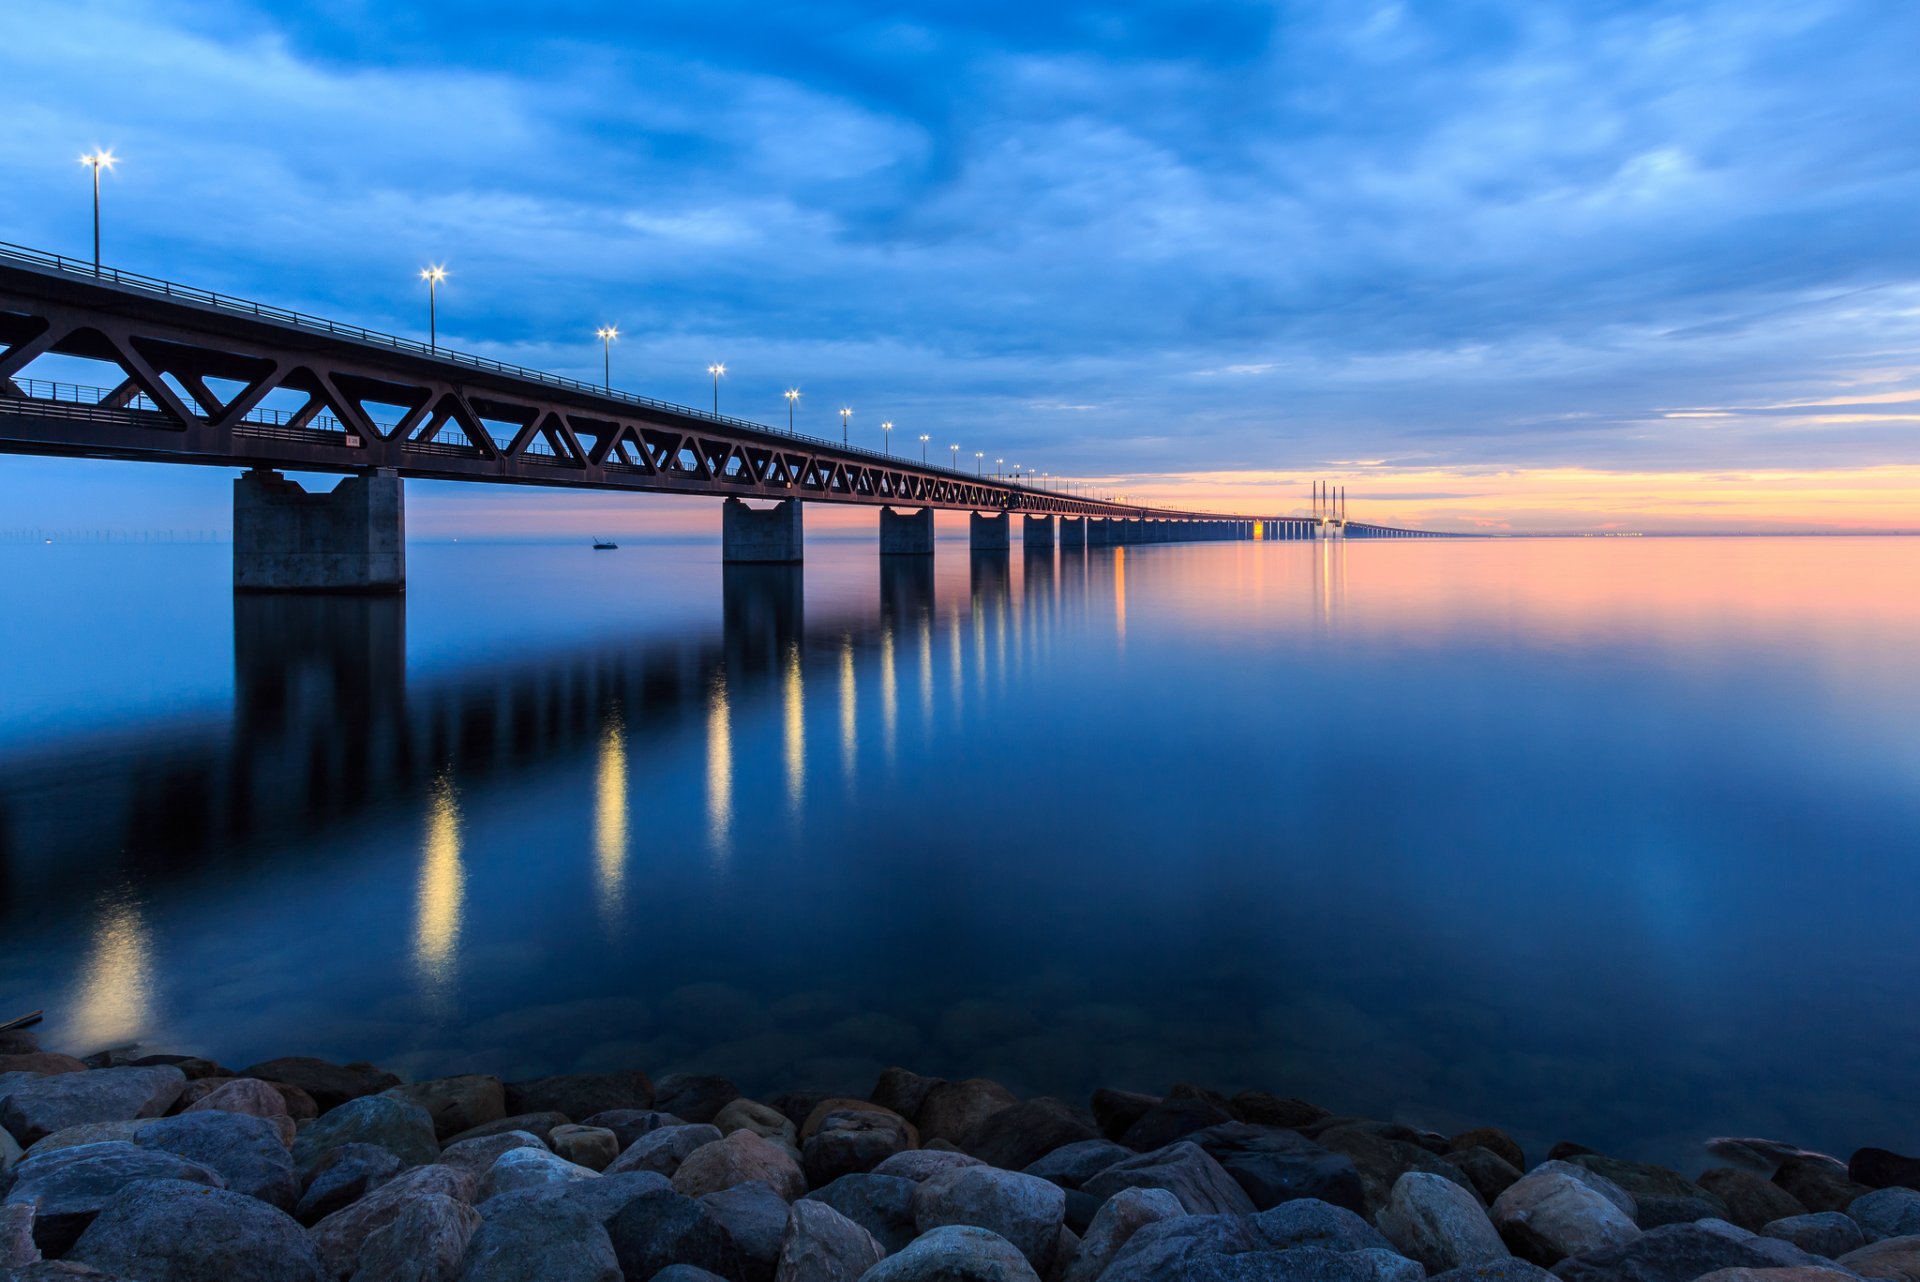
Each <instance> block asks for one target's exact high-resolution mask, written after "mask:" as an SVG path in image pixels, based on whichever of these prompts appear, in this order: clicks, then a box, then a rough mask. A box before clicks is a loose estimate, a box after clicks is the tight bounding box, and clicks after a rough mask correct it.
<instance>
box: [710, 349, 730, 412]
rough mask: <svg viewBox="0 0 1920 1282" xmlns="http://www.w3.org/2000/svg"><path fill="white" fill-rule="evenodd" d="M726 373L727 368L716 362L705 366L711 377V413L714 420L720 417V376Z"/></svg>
mask: <svg viewBox="0 0 1920 1282" xmlns="http://www.w3.org/2000/svg"><path fill="white" fill-rule="evenodd" d="M726 372H727V367H726V366H725V365H722V364H720V363H719V362H718V361H715V362H714V363H713V364H711V365H709V366H707V373H709V374H711V375H713V413H714V417H716V418H718V417H719V415H720V376H721V375H722V374H724V373H726Z"/></svg>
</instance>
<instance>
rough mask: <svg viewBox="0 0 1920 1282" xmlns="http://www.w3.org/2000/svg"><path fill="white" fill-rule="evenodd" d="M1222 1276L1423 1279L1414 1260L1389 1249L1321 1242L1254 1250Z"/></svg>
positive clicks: (1307, 1280) (1275, 1281) (1274, 1281)
mask: <svg viewBox="0 0 1920 1282" xmlns="http://www.w3.org/2000/svg"><path fill="white" fill-rule="evenodd" d="M1226 1276H1228V1277H1231V1278H1233V1279H1235V1280H1236V1282H1238V1280H1239V1279H1246V1280H1247V1282H1253V1280H1254V1279H1259V1280H1260V1282H1425V1279H1426V1276H1427V1275H1426V1274H1425V1273H1423V1272H1422V1271H1421V1269H1420V1266H1419V1265H1418V1264H1415V1263H1414V1262H1413V1261H1412V1260H1409V1259H1407V1258H1406V1257H1405V1256H1403V1255H1396V1254H1394V1253H1393V1252H1392V1251H1382V1250H1379V1249H1377V1248H1376V1249H1372V1250H1366V1251H1329V1250H1327V1249H1326V1248H1325V1247H1321V1246H1302V1247H1296V1248H1295V1249H1293V1250H1291V1251H1256V1252H1254V1253H1252V1254H1249V1255H1242V1256H1239V1257H1237V1258H1235V1259H1233V1260H1231V1261H1230V1262H1229V1267H1228V1270H1227V1272H1226Z"/></svg>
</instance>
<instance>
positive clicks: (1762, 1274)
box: [1695, 1221, 1860, 1282]
mask: <svg viewBox="0 0 1920 1282" xmlns="http://www.w3.org/2000/svg"><path fill="white" fill-rule="evenodd" d="M1723 1222H1724V1221H1723ZM1709 1279H1711V1282H1860V1275H1859V1274H1858V1273H1854V1272H1851V1271H1849V1270H1847V1269H1843V1268H1841V1267H1840V1266H1839V1265H1837V1264H1832V1265H1827V1264H1823V1265H1820V1266H1819V1267H1817V1268H1812V1267H1805V1268H1792V1269H1715V1270H1714V1271H1713V1272H1711V1273H1703V1274H1701V1275H1700V1277H1699V1278H1697V1279H1696V1280H1695V1282H1709Z"/></svg>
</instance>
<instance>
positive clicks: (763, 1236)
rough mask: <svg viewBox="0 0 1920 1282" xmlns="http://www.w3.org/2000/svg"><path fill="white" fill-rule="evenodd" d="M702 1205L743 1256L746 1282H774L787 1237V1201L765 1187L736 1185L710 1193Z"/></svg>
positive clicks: (701, 1201)
mask: <svg viewBox="0 0 1920 1282" xmlns="http://www.w3.org/2000/svg"><path fill="white" fill-rule="evenodd" d="M700 1205H701V1206H703V1207H705V1208H706V1210H707V1214H709V1215H711V1216H712V1217H713V1218H714V1219H715V1220H717V1221H718V1222H719V1224H720V1227H721V1228H723V1229H725V1230H726V1233H727V1236H728V1237H730V1238H732V1239H733V1245H734V1247H735V1249H737V1250H738V1251H739V1252H740V1267H741V1270H742V1273H741V1277H742V1282H772V1279H773V1274H774V1270H775V1269H776V1268H778V1267H779V1264H780V1243H781V1242H782V1241H783V1240H784V1239H785V1238H786V1235H787V1215H788V1210H789V1208H788V1205H787V1200H786V1199H785V1198H783V1197H781V1196H780V1195H779V1194H778V1193H775V1192H774V1191H773V1190H772V1189H770V1188H768V1187H767V1186H766V1185H764V1184H755V1183H751V1182H749V1183H746V1184H736V1185H734V1186H733V1187H732V1188H729V1189H721V1190H720V1191H719V1192H717V1193H708V1194H706V1195H705V1196H704V1197H702V1198H701V1199H700Z"/></svg>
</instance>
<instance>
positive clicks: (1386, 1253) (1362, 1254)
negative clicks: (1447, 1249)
mask: <svg viewBox="0 0 1920 1282" xmlns="http://www.w3.org/2000/svg"><path fill="white" fill-rule="evenodd" d="M1315 1207H1318V1208H1320V1210H1321V1211H1323V1212H1327V1213H1330V1214H1331V1216H1332V1217H1333V1218H1335V1219H1339V1220H1342V1221H1343V1222H1350V1223H1349V1228H1350V1227H1351V1225H1355V1224H1357V1225H1359V1227H1360V1228H1361V1229H1365V1225H1364V1223H1362V1222H1361V1221H1360V1220H1359V1217H1358V1216H1355V1215H1353V1213H1352V1212H1350V1211H1346V1210H1342V1209H1340V1208H1338V1207H1332V1206H1327V1205H1326V1204H1324V1203H1315V1202H1311V1201H1306V1200H1300V1201H1295V1202H1288V1203H1286V1204H1284V1205H1282V1206H1280V1207H1276V1208H1275V1209H1274V1210H1272V1211H1265V1212H1262V1213H1261V1215H1260V1216H1255V1217H1250V1219H1249V1220H1245V1221H1243V1220H1241V1219H1239V1218H1238V1217H1235V1216H1227V1215H1190V1216H1184V1217H1182V1218H1180V1219H1176V1220H1162V1221H1160V1222H1158V1223H1155V1224H1149V1225H1147V1226H1146V1227H1144V1228H1142V1229H1141V1230H1140V1231H1138V1232H1137V1233H1135V1234H1134V1235H1133V1237H1132V1238H1131V1239H1130V1240H1129V1241H1128V1242H1127V1244H1126V1246H1125V1247H1124V1248H1122V1249H1121V1251H1120V1253H1119V1254H1118V1255H1117V1256H1116V1257H1115V1258H1114V1261H1113V1263H1112V1264H1110V1265H1109V1266H1108V1267H1107V1270H1106V1272H1105V1273H1104V1274H1103V1275H1102V1282H1163V1280H1168V1279H1180V1282H1256V1280H1258V1282H1269V1280H1274V1279H1278V1280H1281V1282H1421V1279H1423V1278H1424V1277H1425V1276H1426V1275H1425V1273H1424V1272H1423V1271H1422V1270H1421V1268H1420V1266H1419V1265H1418V1264H1416V1263H1414V1262H1413V1261H1412V1260H1409V1259H1407V1258H1406V1257H1404V1256H1401V1255H1396V1254H1394V1253H1393V1252H1392V1251H1390V1250H1387V1249H1386V1248H1385V1247H1384V1245H1380V1246H1359V1247H1355V1248H1354V1249H1351V1250H1348V1249H1342V1248H1341V1247H1338V1246H1326V1245H1311V1244H1308V1245H1285V1246H1280V1247H1275V1246H1272V1245H1270V1244H1268V1243H1267V1242H1264V1241H1262V1240H1261V1239H1260V1237H1259V1236H1257V1235H1256V1233H1255V1231H1254V1230H1253V1229H1252V1228H1250V1227H1249V1226H1250V1224H1251V1223H1252V1221H1253V1220H1258V1219H1261V1218H1265V1217H1292V1218H1295V1219H1302V1220H1305V1219H1311V1218H1313V1216H1314V1214H1315V1213H1314V1211H1313V1208H1315ZM1367 1232H1368V1233H1371V1230H1367ZM1351 1236H1352V1235H1351V1233H1349V1232H1342V1233H1339V1234H1336V1235H1335V1237H1334V1239H1333V1240H1335V1241H1340V1240H1342V1239H1347V1238H1350V1237H1351ZM1373 1240H1375V1241H1378V1240H1379V1239H1378V1236H1377V1235H1375V1236H1374V1239H1373Z"/></svg>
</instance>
